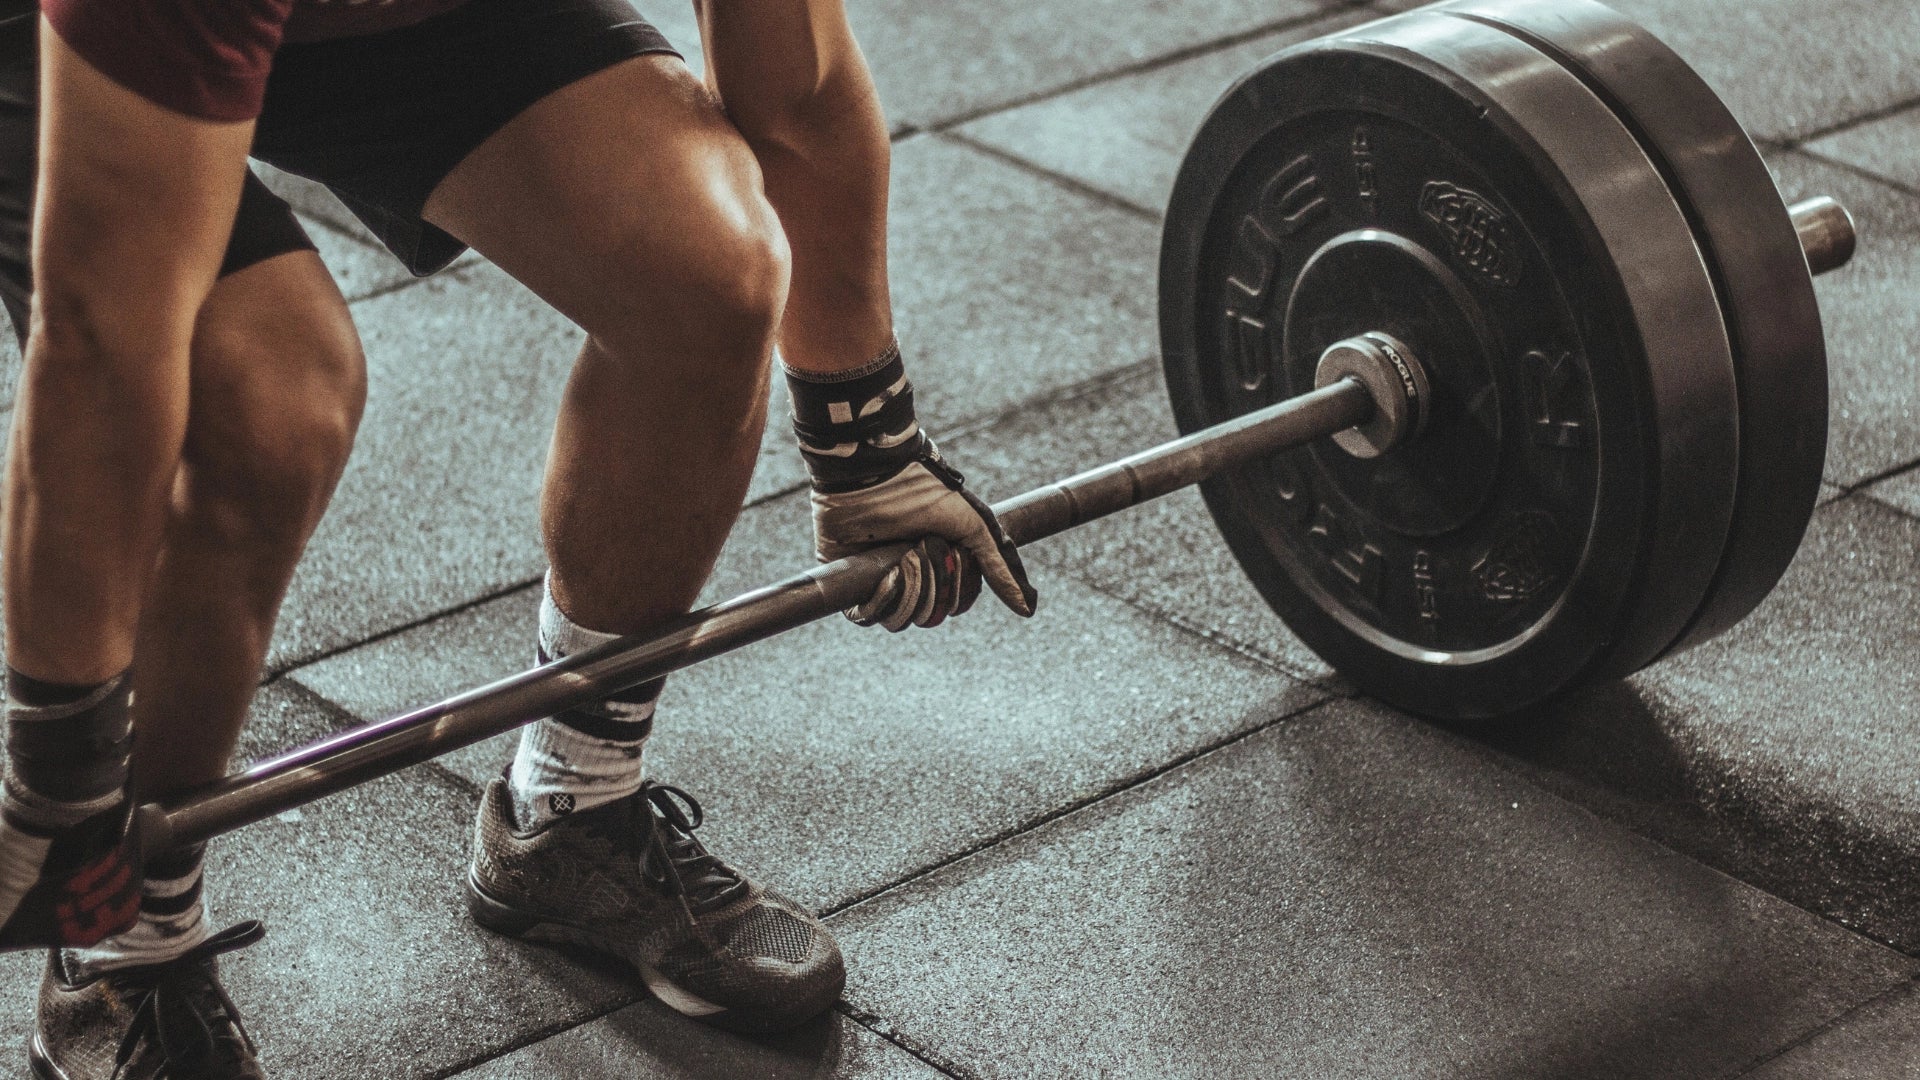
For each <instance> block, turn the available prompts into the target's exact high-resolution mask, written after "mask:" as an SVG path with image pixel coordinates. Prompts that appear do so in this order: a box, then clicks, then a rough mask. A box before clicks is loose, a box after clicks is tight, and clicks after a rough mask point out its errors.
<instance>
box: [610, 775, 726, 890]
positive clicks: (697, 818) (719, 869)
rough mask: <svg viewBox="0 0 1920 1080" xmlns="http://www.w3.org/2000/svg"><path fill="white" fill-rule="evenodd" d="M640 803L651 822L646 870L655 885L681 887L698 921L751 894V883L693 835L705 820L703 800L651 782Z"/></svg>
mask: <svg viewBox="0 0 1920 1080" xmlns="http://www.w3.org/2000/svg"><path fill="white" fill-rule="evenodd" d="M637 801H638V803H639V804H640V806H641V807H642V808H643V811H644V812H645V813H646V814H647V816H648V818H649V819H650V821H649V827H648V828H646V829H645V830H644V835H645V840H644V843H645V844H646V848H645V850H644V853H643V858H642V860H641V864H640V867H641V872H642V873H644V874H646V876H647V879H648V880H649V881H653V882H656V883H659V884H662V885H668V886H672V885H673V884H674V883H675V882H676V881H677V882H678V884H679V889H680V892H681V894H682V895H683V896H685V897H686V899H687V907H688V908H690V909H691V910H692V911H693V913H694V914H696V915H700V914H705V913H707V912H710V911H714V910H717V909H719V908H722V907H725V906H726V905H727V904H729V903H731V902H732V901H733V900H734V899H735V898H737V897H738V896H739V895H740V894H741V893H743V892H745V891H746V890H747V879H746V878H745V877H744V876H743V875H742V874H741V873H740V872H739V871H738V870H735V869H734V868H733V867H731V866H728V865H727V864H726V863H724V862H722V861H720V858H719V857H718V856H716V855H714V854H713V853H711V852H709V851H708V850H707V849H706V846H705V845H704V844H702V843H700V841H699V839H698V838H696V837H695V836H694V835H693V831H694V830H695V829H697V828H699V827H700V823H701V822H702V821H703V820H705V814H704V812H703V811H702V810H701V809H700V803H699V801H698V800H696V799H695V798H694V797H693V796H691V795H689V794H687V793H686V792H685V791H682V790H681V789H679V788H677V787H674V786H672V785H670V784H656V783H654V782H653V781H651V780H649V781H647V782H646V783H644V784H642V785H641V787H640V791H639V792H638V795H637Z"/></svg>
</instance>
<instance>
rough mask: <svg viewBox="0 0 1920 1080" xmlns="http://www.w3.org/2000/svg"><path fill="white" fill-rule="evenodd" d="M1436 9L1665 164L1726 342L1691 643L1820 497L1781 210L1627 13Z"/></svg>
mask: <svg viewBox="0 0 1920 1080" xmlns="http://www.w3.org/2000/svg"><path fill="white" fill-rule="evenodd" d="M1442 10H1445V11H1448V12H1450V13H1452V14H1455V15H1457V16H1459V17H1462V18H1472V19H1478V20H1480V21H1482V22H1486V23H1488V24H1490V25H1494V26H1497V27H1500V28H1502V29H1504V30H1507V31H1508V32H1509V33H1513V34H1515V35H1517V36H1519V37H1521V38H1522V39H1523V40H1525V41H1527V42H1529V43H1530V44H1532V45H1533V46H1534V47H1536V48H1538V49H1541V50H1542V51H1543V52H1546V53H1547V54H1548V55H1551V56H1553V57H1554V58H1555V59H1556V60H1558V61H1559V62H1560V63H1561V64H1563V65H1565V66H1566V67H1567V68H1569V69H1570V70H1572V71H1573V72H1574V73H1575V74H1576V75H1578V76H1579V77H1580V78H1581V79H1583V80H1585V81H1586V82H1587V84H1588V85H1589V87H1591V88H1592V89H1594V91H1595V92H1596V93H1598V94H1599V95H1600V97H1601V98H1603V99H1604V100H1606V102H1607V103H1608V105H1609V106H1611V107H1612V109H1613V110H1614V112H1615V114H1616V115H1618V116H1620V117H1621V118H1622V120H1623V121H1624V122H1625V124H1626V126H1627V128H1628V129H1629V130H1630V131H1632V132H1633V133H1634V134H1635V136H1636V137H1637V138H1638V139H1639V141H1640V145H1641V147H1642V148H1643V149H1644V150H1646V152H1647V154H1648V156H1649V157H1650V158H1651V159H1652V160H1653V162H1654V164H1655V166H1656V167H1657V168H1659V169H1660V170H1661V172H1662V173H1663V174H1664V175H1665V177H1666V179H1667V184H1668V187H1669V188H1670V189H1671V190H1672V191H1673V192H1674V193H1675V194H1676V195H1677V196H1678V197H1679V199H1680V204H1681V208H1682V209H1683V210H1685V211H1686V213H1687V216H1688V218H1689V219H1690V220H1691V221H1692V223H1693V227H1694V235H1695V238H1696V240H1698V241H1699V243H1700V246H1701V249H1702V251H1703V252H1704V253H1705V254H1706V257H1707V263H1708V267H1709V268H1710V269H1711V271H1712V272H1713V274H1714V279H1715V282H1716V284H1717V286H1718V292H1719V296H1720V302H1721V307H1722V309H1723V311H1724V313H1725V318H1726V322H1727V327H1728V331H1729V336H1730V337H1731V339H1732V342H1733V350H1734V365H1735V367H1734V374H1735V378H1736V380H1737V382H1738V384H1739V400H1740V473H1739V483H1738V486H1737V488H1736V494H1735V497H1734V512H1733V522H1732V528H1731V530H1730V531H1729V533H1728V537H1727V549H1726V552H1725V553H1724V554H1723V555H1722V557H1721V560H1720V568H1719V571H1718V572H1717V573H1716V574H1715V575H1714V580H1713V583H1712V585H1711V586H1710V587H1709V588H1708V590H1707V595H1706V597H1705V599H1704V601H1703V602H1702V604H1701V607H1700V610H1699V611H1698V612H1697V613H1696V614H1695V616H1694V621H1693V624H1692V625H1691V626H1690V627H1688V628H1687V630H1686V632H1685V633H1684V634H1683V635H1682V637H1681V639H1680V641H1679V642H1677V643H1676V644H1675V645H1674V649H1680V648H1685V647H1687V646H1688V645H1693V644H1698V643H1699V642H1701V641H1704V640H1706V639H1707V638H1710V637H1712V636H1714V635H1715V634H1718V633H1720V632H1721V631H1723V630H1725V629H1727V628H1728V627H1731V626H1732V625H1734V624H1735V623H1737V622H1739V621H1740V620H1741V619H1743V618H1745V617H1746V615H1747V613H1748V612H1750V611H1752V610H1753V609H1754V607H1755V606H1757V605H1758V604H1759V603H1760V601H1761V600H1763V599H1765V598H1766V596H1767V594H1768V593H1769V592H1771V591H1772V589H1773V586H1774V585H1775V584H1776V583H1777V582H1778V581H1779V580H1780V575H1782V574H1783V573H1785V572H1786V569H1787V565H1788V564H1789V563H1790V562H1792V561H1793V555H1794V552H1795V551H1797V550H1798V549H1799V547H1800V541H1801V538H1802V537H1803V536H1805V534H1806V531H1807V522H1808V520H1809V519H1811V518H1812V516H1813V509H1814V506H1815V504H1816V503H1817V502H1818V500H1819V495H1820V477H1821V473H1822V471H1823V469H1824V468H1825V464H1826V449H1827V356H1826V344H1825V339H1824V336H1823V334H1822V333H1821V327H1820V307H1819V304H1818V302H1817V300H1816V298H1815V296H1814V290H1813V277H1812V275H1811V274H1810V273H1809V272H1808V270H1807V263H1806V257H1805V254H1804V253H1803V252H1802V251H1801V248H1800V241H1799V238H1798V237H1797V236H1796V235H1795V233H1794V228H1793V221H1792V219H1790V218H1789V217H1788V216H1787V211H1786V207H1785V206H1784V205H1783V204H1782V201H1781V199H1780V194H1779V191H1778V190H1777V189H1776V188H1775V187H1774V183H1773V178H1772V176H1771V174H1770V173H1769V172H1768V170H1767V166H1766V162H1765V161H1763V160H1762V159H1761V157H1760V153H1759V151H1758V150H1756V149H1755V148H1754V145H1753V142H1752V140H1751V139H1749V138H1748V137H1747V134H1746V132H1745V130H1743V129H1742V128H1741V127H1740V124H1739V122H1738V121H1736V120H1735V119H1734V117H1733V114H1732V113H1730V112H1728V111H1727V107H1726V105H1725V104H1723V103H1722V102H1721V101H1720V98H1719V97H1718V96H1717V95H1715V94H1714V92H1713V91H1712V89H1710V88H1709V87H1708V86H1707V84H1706V82H1705V81H1704V80H1702V79H1701V78H1700V76H1699V75H1698V74H1696V73H1695V72H1694V70H1693V69H1692V68H1690V67H1688V66H1687V64H1686V62H1685V61H1684V60H1682V59H1680V57H1679V56H1678V55H1676V54H1675V53H1674V52H1673V50H1671V49H1669V48H1667V46H1666V45H1664V44H1662V43H1661V42H1660V40H1659V39H1658V38H1656V37H1654V36H1653V35H1652V34H1651V33H1649V32H1648V31H1647V30H1645V29H1643V28H1642V27H1640V26H1638V25H1636V24H1635V23H1634V22H1633V21H1632V20H1630V19H1628V18H1626V17H1625V16H1623V15H1621V14H1619V13H1618V12H1615V11H1614V10H1612V9H1611V8H1608V7H1605V6H1604V5H1601V4H1597V3H1593V2H1591V0H1551V2H1546V3H1543V2H1540V0H1490V2H1463V3H1456V4H1449V5H1447V6H1446V7H1445V8H1444V9H1442ZM1622 674H1625V673H1624V672H1622Z"/></svg>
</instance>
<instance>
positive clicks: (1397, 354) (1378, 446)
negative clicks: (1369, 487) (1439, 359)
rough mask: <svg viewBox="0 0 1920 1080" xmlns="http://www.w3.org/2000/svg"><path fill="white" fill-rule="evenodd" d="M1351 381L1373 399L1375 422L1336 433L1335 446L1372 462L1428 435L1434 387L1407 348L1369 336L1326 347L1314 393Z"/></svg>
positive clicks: (1387, 338) (1389, 338)
mask: <svg viewBox="0 0 1920 1080" xmlns="http://www.w3.org/2000/svg"><path fill="white" fill-rule="evenodd" d="M1349 378H1351V379H1358V380H1360V382H1361V384H1362V385H1364V386H1365V387H1366V388H1367V393H1368V394H1369V395H1371V396H1372V398H1373V419H1371V420H1369V421H1367V422H1366V423H1364V424H1361V425H1360V426H1359V427H1353V428H1348V429H1347V430H1345V431H1339V432H1335V433H1334V434H1333V436H1332V438H1333V444H1334V445H1335V446H1338V447H1339V448H1340V449H1342V450H1345V451H1346V452H1347V453H1349V454H1352V455H1353V456H1354V457H1357V458H1365V459H1372V458H1377V457H1379V456H1380V455H1382V454H1384V453H1386V452H1387V451H1389V450H1392V449H1394V448H1395V447H1398V446H1403V445H1405V444H1406V443H1408V442H1411V441H1412V440H1414V439H1416V438H1419V437H1420V435H1421V434H1422V433H1424V432H1425V431H1426V429H1427V412H1428V405H1429V403H1430V402H1431V401H1432V399H1433V387H1432V385H1431V384H1429V383H1428V382H1427V373H1426V370H1425V369H1424V368H1422V367H1421V366H1420V361H1419V359H1418V358H1417V357H1415V356H1414V355H1413V350H1412V349H1411V348H1409V347H1408V346H1407V343H1406V342H1404V341H1400V340H1398V339H1396V338H1395V337H1393V336H1392V335H1391V334H1383V333H1380V332H1379V331H1377V330H1369V331H1367V332H1366V333H1364V334H1361V335H1360V336H1359V337H1351V338H1347V339H1346V340H1344V341H1336V342H1334V343H1333V344H1332V345H1329V346H1327V351H1326V352H1323V353H1321V354H1320V363H1319V364H1317V365H1315V367H1314V369H1313V385H1314V387H1315V388H1319V387H1322V386H1331V385H1333V384H1334V383H1336V382H1338V381H1340V380H1341V379H1349Z"/></svg>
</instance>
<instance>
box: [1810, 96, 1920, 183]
mask: <svg viewBox="0 0 1920 1080" xmlns="http://www.w3.org/2000/svg"><path fill="white" fill-rule="evenodd" d="M1807 149H1808V150H1811V151H1813V152H1814V153H1816V154H1819V155H1820V156H1821V157H1826V158H1832V159H1834V160H1835V161H1844V162H1846V163H1847V164H1849V165H1854V166H1857V167H1859V168H1862V169H1866V170H1867V171H1869V172H1872V173H1875V174H1876V175H1879V176H1884V177H1886V178H1887V179H1889V180H1892V181H1894V182H1896V183H1901V184H1907V185H1909V186H1913V185H1920V108H1911V109H1906V110H1904V111H1902V112H1897V113H1894V114H1893V115H1892V116H1888V117H1883V118H1881V119H1879V120H1875V121H1873V122H1871V123H1867V124H1861V125H1860V126H1859V127H1852V128H1848V129H1846V130H1845V131H1842V132H1839V133H1837V134H1833V135H1829V136H1827V137H1826V138H1824V139H1815V140H1814V141H1812V142H1810V143H1808V144H1807Z"/></svg>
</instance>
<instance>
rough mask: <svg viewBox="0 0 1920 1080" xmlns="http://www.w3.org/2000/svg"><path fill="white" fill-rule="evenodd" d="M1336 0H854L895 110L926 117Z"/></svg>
mask: <svg viewBox="0 0 1920 1080" xmlns="http://www.w3.org/2000/svg"><path fill="white" fill-rule="evenodd" d="M1334 6H1337V5H1336V4H1335V3H1334V2H1333V0H1321V2H1318V3H1316V2H1314V0H1221V2H1218V3H1212V4H1205V5H1182V4H1138V3H1125V2H1121V0H1093V2H1081V3H1064V2H1060V0H1055V2H1051V3H1037V4H1036V3H1022V2H1019V0H990V2H982V3H969V4H928V3H920V2H917V0H853V2H852V3H850V4H848V5H847V7H848V10H849V14H850V15H851V17H852V20H853V28H854V32H855V33H856V34H858V35H859V37H860V42H861V45H862V47H863V48H864V49H865V51H866V54H867V60H868V63H869V64H871V65H872V67H873V71H874V79H875V81H876V82H877V83H878V84H879V88H880V100H881V102H882V103H884V104H885V106H886V110H887V117H888V120H889V121H890V122H891V123H892V124H893V125H894V126H896V127H899V126H903V125H911V126H914V127H923V128H924V127H930V126H933V125H936V124H939V123H941V122H944V121H949V120H952V119H955V118H958V117H961V116H965V115H971V114H975V113H978V112H981V111H982V110H985V109H989V108H993V107H995V106H999V105H1005V104H1008V103H1011V102H1016V101H1022V100H1028V99H1031V98H1032V97H1034V96H1036V95H1038V94H1042V93H1045V92H1047V91H1050V90H1055V89H1059V88H1061V87H1065V86H1069V85H1072V84H1074V83H1077V82H1080V81H1083V80H1086V79H1090V78H1093V77H1097V76H1099V75H1102V74H1105V73H1108V72H1112V71H1115V70H1116V69H1120V68H1123V67H1127V66H1129V65H1133V64H1138V63H1141V62H1143V61H1148V60H1152V59H1154V58H1156V57H1160V56H1165V55H1168V54H1170V53H1173V52H1176V51H1178V50H1181V49H1186V48H1192V47H1194V46H1198V45H1204V44H1206V43H1208V42H1212V41H1218V40H1220V39H1222V38H1225V37H1230V36H1233V35H1236V34H1245V33H1248V32H1251V31H1256V30H1258V29H1259V28H1261V27H1273V26H1278V25H1282V24H1284V23H1286V22H1288V21H1291V20H1296V19H1307V18H1311V17H1312V16H1313V15H1314V14H1316V13H1317V12H1318V11H1320V10H1323V9H1326V8H1331V7H1334Z"/></svg>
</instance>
